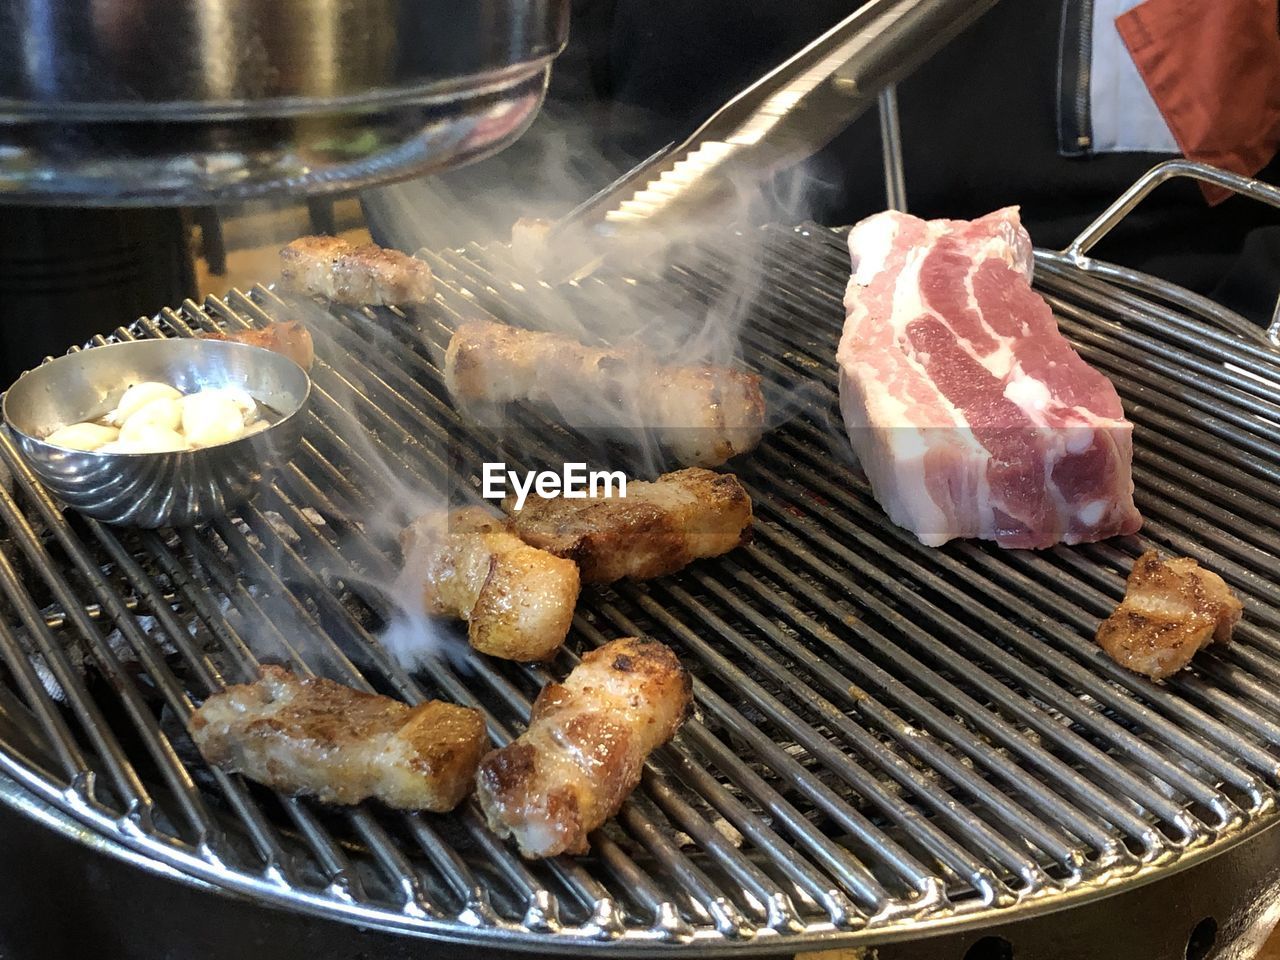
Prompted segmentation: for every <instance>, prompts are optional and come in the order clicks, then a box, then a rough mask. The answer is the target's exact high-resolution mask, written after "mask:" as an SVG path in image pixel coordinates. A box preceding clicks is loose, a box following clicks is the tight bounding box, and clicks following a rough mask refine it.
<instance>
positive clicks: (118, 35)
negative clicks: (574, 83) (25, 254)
mask: <svg viewBox="0 0 1280 960" xmlns="http://www.w3.org/2000/svg"><path fill="white" fill-rule="evenodd" d="M568 6H569V4H568V0H476V2H468V3H465V4H457V3H454V2H452V0H272V2H270V3H262V2H259V0H0V203H3V202H6V201H7V202H23V203H41V204H57V203H76V204H95V203H97V204H104V205H105V204H112V205H121V204H166V203H174V204H176V203H184V204H190V203H209V202H216V201H219V200H233V199H244V198H248V197H253V196H259V195H263V194H269V193H275V192H281V191H292V192H310V193H315V192H327V191H335V190H347V189H352V188H355V187H360V186H365V185H368V184H370V183H375V182H381V181H385V180H388V179H394V178H397V177H406V176H411V175H415V174H418V173H422V172H426V171H429V170H431V169H434V168H438V167H441V166H446V165H452V164H457V163H462V162H466V161H467V160H470V159H475V158H477V157H479V156H483V155H485V154H486V153H489V152H492V151H494V150H497V149H500V148H501V147H502V146H504V145H505V144H506V143H509V142H510V141H511V140H512V139H514V138H515V137H516V136H518V135H519V133H520V132H521V131H523V129H524V128H525V126H527V124H528V123H529V122H530V121H531V120H532V118H533V116H534V114H535V113H536V112H537V110H538V107H539V106H540V104H541V101H542V95H543V91H544V88H545V83H546V78H547V75H548V71H549V65H550V63H551V60H552V58H553V57H554V56H555V55H556V54H557V53H558V52H559V50H560V48H561V47H562V46H563V44H564V41H565V37H566V31H567V28H568Z"/></svg>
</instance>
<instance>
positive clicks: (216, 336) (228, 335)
mask: <svg viewBox="0 0 1280 960" xmlns="http://www.w3.org/2000/svg"><path fill="white" fill-rule="evenodd" d="M200 336H202V337H205V338H207V339H209V340H231V341H234V342H236V343H247V344H249V345H250V346H254V347H263V348H265V349H267V350H272V351H274V352H276V353H279V354H283V355H284V356H286V357H288V358H289V359H290V360H292V361H293V362H294V363H296V364H297V365H298V366H300V367H301V368H302V369H303V370H310V369H311V364H313V363H315V359H316V351H315V345H314V344H313V343H312V342H311V334H310V333H309V332H308V331H307V328H306V327H304V326H303V325H302V323H301V322H299V321H297V320H284V321H281V322H279V323H271V324H268V325H267V326H265V327H258V328H254V329H251V330H232V331H228V330H217V331H213V332H210V333H201V334H200Z"/></svg>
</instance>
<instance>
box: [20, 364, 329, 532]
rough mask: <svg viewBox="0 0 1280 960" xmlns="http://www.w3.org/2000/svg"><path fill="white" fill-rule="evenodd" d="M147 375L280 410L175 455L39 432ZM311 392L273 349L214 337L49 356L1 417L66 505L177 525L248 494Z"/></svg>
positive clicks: (120, 518)
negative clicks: (90, 445)
mask: <svg viewBox="0 0 1280 960" xmlns="http://www.w3.org/2000/svg"><path fill="white" fill-rule="evenodd" d="M142 380H157V381H160V382H162V383H168V384H172V385H173V386H174V387H177V388H178V389H179V390H181V391H182V392H183V393H190V392H193V391H196V390H201V389H207V388H214V387H236V388H239V389H241V390H244V391H245V392H247V393H248V394H249V395H250V396H252V397H253V398H254V399H256V400H257V401H258V402H259V403H260V404H262V405H264V406H266V407H268V408H269V409H270V410H271V411H273V412H274V413H276V414H279V415H280V419H279V421H277V422H276V423H274V424H272V425H271V426H270V427H268V428H267V429H266V430H263V431H262V432H260V433H256V434H254V435H252V436H248V437H242V438H241V439H239V440H233V441H232V442H230V443H224V444H220V445H218V446H214V447H205V448H204V449H201V450H191V451H181V452H177V453H97V452H84V451H80V450H68V449H66V448H64V447H57V446H54V445H53V444H49V443H46V442H45V441H44V440H43V439H41V438H42V437H45V436H47V435H48V434H49V433H50V432H51V431H53V430H55V429H57V428H58V427H61V426H64V425H65V424H69V423H79V422H81V421H84V420H94V419H97V418H98V417H100V416H102V415H103V414H105V413H107V412H108V411H109V410H111V408H112V407H113V406H114V405H115V402H116V400H117V399H118V398H119V396H120V393H121V392H122V391H123V390H124V389H125V387H126V386H128V385H129V384H130V383H136V382H139V381H142ZM310 395H311V379H310V377H308V376H307V373H306V371H305V370H303V369H302V368H301V367H300V366H298V365H297V364H296V363H294V362H293V361H292V360H290V359H289V358H288V357H283V356H281V355H280V354H278V353H272V352H271V351H270V350H264V349H262V348H261V347H252V346H249V345H247V344H243V343H230V342H225V341H219V340H200V339H174V340H138V341H134V342H130V343H116V344H110V345H108V346H103V347H94V348H92V349H89V350H82V351H80V352H78V353H73V354H68V355H67V356H65V357H59V358H58V359H56V360H51V361H49V362H48V363H46V364H44V365H43V366H40V367H37V368H36V369H35V370H31V371H28V372H27V373H25V374H23V375H22V376H21V377H19V378H18V381H17V382H16V383H15V384H14V385H13V386H11V387H10V388H9V390H8V392H7V393H6V394H5V396H4V421H5V425H6V426H7V427H8V428H9V430H10V431H12V433H13V435H14V437H15V439H16V441H17V444H18V447H19V449H20V450H21V451H22V453H23V455H24V456H25V457H26V459H27V461H28V463H30V464H31V468H32V469H33V470H34V471H35V472H36V474H37V475H38V476H39V477H40V479H41V480H43V481H44V483H45V485H46V486H47V487H48V488H49V489H50V490H51V491H52V492H53V493H54V494H55V495H56V496H58V497H59V498H60V499H61V500H63V501H64V502H65V503H66V504H67V505H68V506H71V507H74V508H75V509H77V510H79V511H81V512H83V513H86V514H88V515H89V516H91V517H96V518H97V519H99V520H102V521H105V522H106V523H113V524H121V525H127V526H136V527H167V526H187V525H190V524H193V523H199V522H201V521H203V520H208V519H211V518H212V517H215V516H219V515H222V514H224V513H226V512H227V511H228V510H229V509H231V508H232V507H235V506H237V505H239V504H241V503H243V502H244V501H245V500H247V499H248V498H250V497H252V496H253V495H254V494H255V493H256V492H257V490H258V489H259V488H260V486H261V482H262V477H263V474H264V472H265V471H267V470H268V469H270V468H271V467H273V466H276V465H279V464H282V463H285V462H287V461H288V460H289V458H290V457H291V456H292V455H293V453H294V451H295V450H296V449H297V446H298V443H299V441H300V440H301V437H302V421H303V412H304V411H305V410H306V407H307V403H308V400H309V398H310Z"/></svg>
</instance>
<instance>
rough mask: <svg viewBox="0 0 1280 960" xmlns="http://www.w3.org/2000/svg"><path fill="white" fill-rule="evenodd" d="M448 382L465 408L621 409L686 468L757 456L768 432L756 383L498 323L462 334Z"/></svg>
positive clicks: (451, 356)
mask: <svg viewBox="0 0 1280 960" xmlns="http://www.w3.org/2000/svg"><path fill="white" fill-rule="evenodd" d="M444 375H445V382H446V383H447V384H448V386H449V390H450V392H451V393H452V394H453V396H454V398H455V399H457V400H458V401H459V402H460V403H461V404H463V405H466V404H473V403H487V404H502V403H510V402H512V401H515V400H530V401H534V402H537V403H548V404H553V405H559V406H560V407H561V409H566V408H567V407H570V406H572V405H574V404H587V405H601V404H610V405H615V406H617V407H618V408H619V409H620V410H623V411H629V412H630V415H634V416H636V417H637V418H638V422H637V423H636V424H635V425H636V426H641V427H647V428H651V429H653V430H655V431H656V432H657V436H658V439H659V440H660V442H661V443H662V445H663V446H664V447H666V448H668V449H669V450H670V451H671V453H672V454H673V456H675V458H676V459H677V460H678V461H679V462H680V463H682V464H685V465H688V466H701V467H715V466H719V465H720V464H722V463H724V462H725V461H726V460H728V459H729V458H730V457H734V456H737V455H738V454H740V453H745V452H746V451H748V450H750V449H752V448H753V447H755V446H756V444H758V443H759V442H760V436H761V433H762V432H763V431H764V415H765V405H764V395H763V394H762V393H761V390H760V378H759V377H758V376H756V375H755V374H751V373H742V372H740V371H737V370H733V369H730V368H729V367H718V366H712V365H710V364H701V365H693V366H678V365H668V364H661V363H657V362H656V361H655V360H654V359H653V358H652V357H651V356H649V355H648V354H647V353H646V352H644V351H643V350H638V349H618V348H613V347H588V346H586V345H584V344H581V343H579V342H578V341H576V340H573V339H571V338H570V337H565V336H561V335H560V334H555V333H544V332H540V331H535V330H521V329H518V328H516V327H508V326H506V325H504V324H500V323H488V322H476V323H467V324H463V325H462V326H460V327H459V328H458V329H457V330H456V331H455V332H454V334H453V337H452V339H451V340H450V341H449V347H448V350H447V352H446V354H445V363H444ZM625 425H631V424H625Z"/></svg>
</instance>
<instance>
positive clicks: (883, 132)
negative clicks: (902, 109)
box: [879, 87, 907, 213]
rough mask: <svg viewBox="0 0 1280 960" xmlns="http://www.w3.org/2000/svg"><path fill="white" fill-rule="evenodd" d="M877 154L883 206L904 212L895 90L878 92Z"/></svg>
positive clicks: (904, 187)
mask: <svg viewBox="0 0 1280 960" xmlns="http://www.w3.org/2000/svg"><path fill="white" fill-rule="evenodd" d="M879 114H880V154H881V156H882V157H883V159H884V201H885V203H884V205H885V209H887V210H900V211H902V212H903V213H906V212H907V176H906V170H904V169H903V164H902V126H901V125H900V124H899V123H898V88H897V87H885V88H884V89H883V90H881V91H880V99H879Z"/></svg>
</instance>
